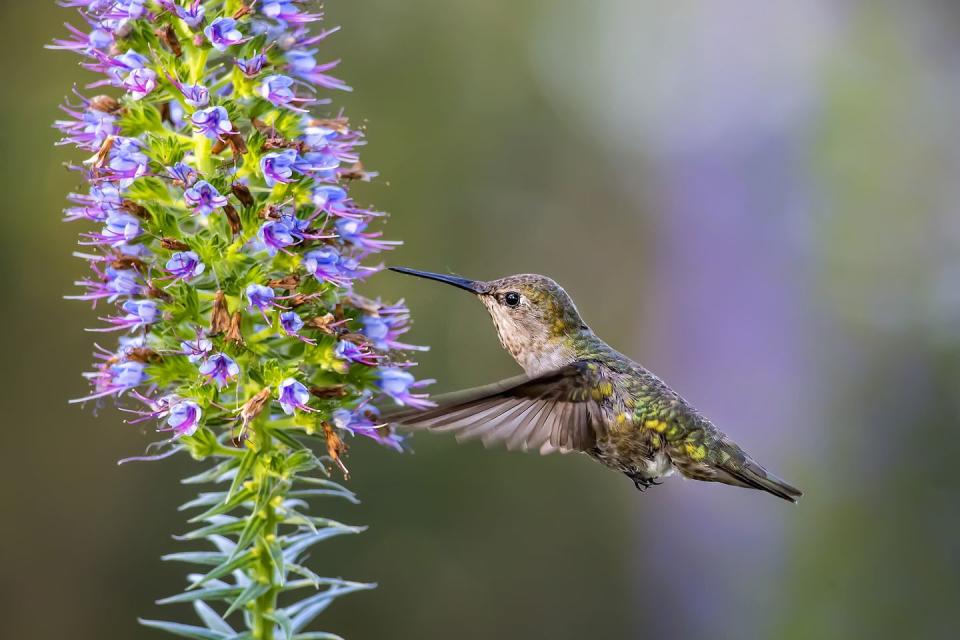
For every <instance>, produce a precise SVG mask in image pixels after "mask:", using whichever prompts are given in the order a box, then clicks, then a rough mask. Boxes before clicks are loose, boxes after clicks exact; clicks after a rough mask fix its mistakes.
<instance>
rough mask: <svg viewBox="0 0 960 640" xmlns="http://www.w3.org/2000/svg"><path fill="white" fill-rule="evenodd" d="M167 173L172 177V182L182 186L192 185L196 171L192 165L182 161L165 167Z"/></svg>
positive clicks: (195, 177)
mask: <svg viewBox="0 0 960 640" xmlns="http://www.w3.org/2000/svg"><path fill="white" fill-rule="evenodd" d="M167 175H168V176H170V177H171V178H172V179H173V183H174V184H176V185H179V186H182V187H189V186H192V185H193V183H194V182H195V181H196V179H197V172H196V171H194V170H193V167H191V166H190V165H188V164H184V163H183V162H178V163H176V164H175V165H173V166H171V167H167Z"/></svg>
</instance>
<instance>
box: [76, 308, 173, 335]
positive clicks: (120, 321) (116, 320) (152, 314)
mask: <svg viewBox="0 0 960 640" xmlns="http://www.w3.org/2000/svg"><path fill="white" fill-rule="evenodd" d="M120 309H122V310H123V311H124V312H125V315H123V316H111V317H109V318H100V319H101V320H103V321H105V322H107V323H109V324H110V325H111V326H109V327H101V328H98V329H88V331H98V332H106V331H121V330H123V329H129V330H130V331H133V330H135V329H139V328H140V327H144V326H146V325H150V324H153V323H154V322H156V321H157V316H158V315H159V312H158V310H157V303H156V302H154V301H153V300H126V301H124V303H123V304H122V305H120Z"/></svg>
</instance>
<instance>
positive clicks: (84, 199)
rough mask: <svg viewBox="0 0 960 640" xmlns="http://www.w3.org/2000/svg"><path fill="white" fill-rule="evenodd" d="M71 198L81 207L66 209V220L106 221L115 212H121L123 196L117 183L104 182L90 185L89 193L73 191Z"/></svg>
mask: <svg viewBox="0 0 960 640" xmlns="http://www.w3.org/2000/svg"><path fill="white" fill-rule="evenodd" d="M70 200H71V201H72V202H73V203H74V204H78V205H80V206H79V207H69V208H67V209H64V213H65V214H66V217H65V218H64V219H65V220H79V219H81V218H82V219H86V220H93V221H94V222H104V221H106V219H107V218H108V217H109V216H111V215H114V214H117V213H121V212H122V210H121V209H120V205H121V204H122V203H123V198H122V197H121V196H120V191H119V190H118V189H117V187H116V185H113V184H110V183H109V182H104V183H103V184H101V185H100V186H94V187H90V193H89V194H88V195H84V194H79V193H71V194H70Z"/></svg>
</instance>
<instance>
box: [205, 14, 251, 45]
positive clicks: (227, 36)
mask: <svg viewBox="0 0 960 640" xmlns="http://www.w3.org/2000/svg"><path fill="white" fill-rule="evenodd" d="M203 33H204V34H205V35H206V36H207V40H209V41H210V44H212V45H213V48H214V49H216V50H217V51H226V50H227V49H229V48H230V47H232V46H233V45H235V44H239V43H241V42H243V34H242V33H240V30H239V29H237V21H236V20H234V19H233V18H217V19H216V20H214V21H213V22H211V23H210V24H209V26H207V28H206V29H204V30H203Z"/></svg>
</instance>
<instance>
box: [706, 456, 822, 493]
mask: <svg viewBox="0 0 960 640" xmlns="http://www.w3.org/2000/svg"><path fill="white" fill-rule="evenodd" d="M724 471H726V472H727V473H729V474H730V475H731V476H732V477H733V478H735V479H736V480H739V481H740V482H742V483H743V484H744V486H747V487H750V488H752V489H759V490H760V491H766V492H767V493H772V494H773V495H775V496H777V497H778V498H783V499H784V500H786V501H788V502H792V503H794V504H796V502H797V500H798V499H799V498H800V496H802V495H803V492H802V491H800V490H799V489H797V488H796V487H794V486H792V485H790V484H789V483H787V482H786V481H785V480H782V479H780V478H778V477H777V476H775V475H774V474H772V473H770V472H769V471H767V470H766V469H764V468H763V467H761V466H760V465H759V464H757V463H756V462H754V461H753V460H751V459H750V458H747V461H746V464H744V465H743V467H741V468H740V469H724Z"/></svg>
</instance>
